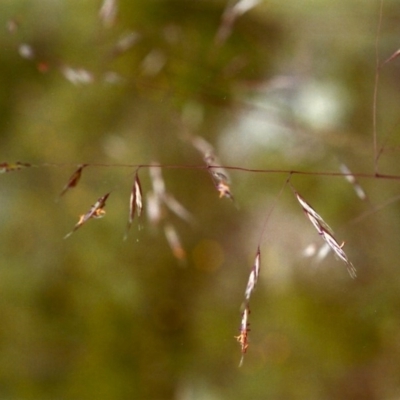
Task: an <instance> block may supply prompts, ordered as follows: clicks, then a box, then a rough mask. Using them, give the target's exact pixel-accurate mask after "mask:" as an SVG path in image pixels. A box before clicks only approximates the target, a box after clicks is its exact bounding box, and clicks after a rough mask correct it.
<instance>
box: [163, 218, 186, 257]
mask: <svg viewBox="0 0 400 400" xmlns="http://www.w3.org/2000/svg"><path fill="white" fill-rule="evenodd" d="M164 232H165V237H166V239H167V242H168V244H169V247H170V248H171V250H172V254H173V255H174V256H175V258H177V259H178V260H181V261H182V260H184V259H185V258H186V252H185V249H184V248H183V246H182V244H181V241H180V239H179V236H178V233H177V232H176V229H175V228H174V227H173V226H172V225H171V224H166V225H165V226H164Z"/></svg>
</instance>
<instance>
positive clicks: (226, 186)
mask: <svg viewBox="0 0 400 400" xmlns="http://www.w3.org/2000/svg"><path fill="white" fill-rule="evenodd" d="M191 142H192V144H193V146H194V147H195V148H196V149H197V150H198V151H199V152H200V153H201V154H202V155H203V159H204V162H205V163H206V165H207V166H208V170H209V172H210V175H211V177H212V180H213V182H214V186H215V188H216V189H217V190H218V192H219V197H220V198H221V197H227V198H228V199H231V200H234V199H233V196H232V192H231V188H230V178H229V175H228V173H227V172H226V171H225V169H224V168H223V167H221V163H220V162H219V160H218V158H217V157H216V155H215V152H214V148H213V146H212V145H211V144H210V143H208V142H207V141H206V140H204V139H203V138H201V137H199V136H194V137H193V138H191Z"/></svg>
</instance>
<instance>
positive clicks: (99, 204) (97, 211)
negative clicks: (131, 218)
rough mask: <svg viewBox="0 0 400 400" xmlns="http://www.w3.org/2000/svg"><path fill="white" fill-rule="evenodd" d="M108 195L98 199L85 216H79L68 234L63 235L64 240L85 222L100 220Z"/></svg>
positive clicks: (103, 213)
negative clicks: (94, 219) (92, 219)
mask: <svg viewBox="0 0 400 400" xmlns="http://www.w3.org/2000/svg"><path fill="white" fill-rule="evenodd" d="M109 195H110V192H109V193H106V194H105V195H104V196H102V197H100V198H99V199H98V200H97V201H96V203H95V204H94V205H93V206H92V207H91V208H90V210H89V211H88V212H87V213H86V214H83V215H81V216H80V217H79V221H78V222H77V223H76V225H75V226H74V229H73V230H72V231H71V232H70V233H68V234H67V235H65V236H64V239H67V238H68V237H70V236H71V235H72V234H73V233H74V232H75V231H76V230H77V229H79V228H80V227H81V226H82V225H83V224H85V223H86V222H87V221H89V219H91V218H102V217H103V216H104V215H105V213H106V212H105V211H104V207H105V205H106V200H107V198H108V196H109Z"/></svg>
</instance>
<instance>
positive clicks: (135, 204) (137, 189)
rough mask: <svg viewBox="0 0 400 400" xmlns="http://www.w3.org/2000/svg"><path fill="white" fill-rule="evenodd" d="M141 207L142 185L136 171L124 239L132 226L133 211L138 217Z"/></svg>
mask: <svg viewBox="0 0 400 400" xmlns="http://www.w3.org/2000/svg"><path fill="white" fill-rule="evenodd" d="M142 209H143V195H142V187H141V184H140V180H139V174H138V172H136V174H135V178H134V180H133V185H132V190H131V196H130V199H129V217H128V225H127V227H126V233H125V239H126V238H127V236H128V231H129V229H130V227H131V226H132V222H133V219H134V218H135V213H136V214H137V216H138V217H140V215H141V214H142Z"/></svg>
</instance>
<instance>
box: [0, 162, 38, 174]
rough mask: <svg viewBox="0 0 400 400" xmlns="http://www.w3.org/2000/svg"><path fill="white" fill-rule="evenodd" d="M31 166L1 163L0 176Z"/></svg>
mask: <svg viewBox="0 0 400 400" xmlns="http://www.w3.org/2000/svg"><path fill="white" fill-rule="evenodd" d="M31 166H32V164H29V163H22V162H19V161H17V162H15V163H8V162H3V163H0V174H4V173H5V172H12V171H19V170H20V169H23V168H28V167H31Z"/></svg>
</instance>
